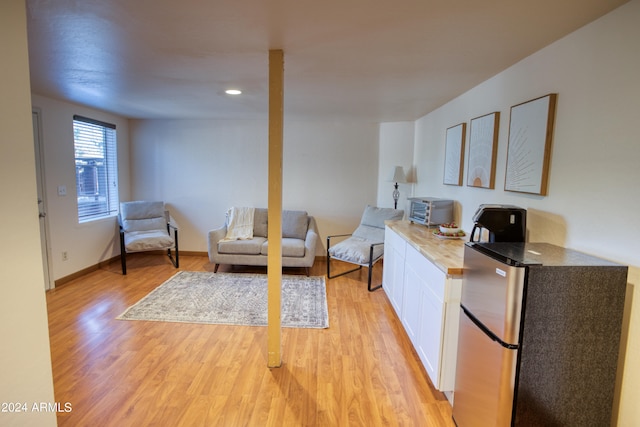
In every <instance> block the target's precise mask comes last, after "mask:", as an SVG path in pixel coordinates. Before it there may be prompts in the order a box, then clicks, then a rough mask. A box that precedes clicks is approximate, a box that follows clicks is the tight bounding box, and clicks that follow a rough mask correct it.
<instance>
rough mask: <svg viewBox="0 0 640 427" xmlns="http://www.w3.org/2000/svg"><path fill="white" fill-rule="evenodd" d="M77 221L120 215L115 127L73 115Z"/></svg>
mask: <svg viewBox="0 0 640 427" xmlns="http://www.w3.org/2000/svg"><path fill="white" fill-rule="evenodd" d="M73 143H74V148H75V158H76V192H77V195H78V221H79V222H87V221H91V220H94V219H100V218H105V217H108V216H112V215H115V214H116V213H117V212H118V201H119V200H118V156H117V152H116V126H115V125H112V124H109V123H103V122H100V121H97V120H93V119H88V118H86V117H80V116H73Z"/></svg>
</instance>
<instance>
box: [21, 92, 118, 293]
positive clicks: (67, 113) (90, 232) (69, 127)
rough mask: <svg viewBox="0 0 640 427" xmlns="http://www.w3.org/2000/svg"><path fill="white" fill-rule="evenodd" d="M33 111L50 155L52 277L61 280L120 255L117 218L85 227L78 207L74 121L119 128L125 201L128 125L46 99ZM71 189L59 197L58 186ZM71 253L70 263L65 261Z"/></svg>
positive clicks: (34, 98) (38, 101) (38, 98)
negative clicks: (84, 119)
mask: <svg viewBox="0 0 640 427" xmlns="http://www.w3.org/2000/svg"><path fill="white" fill-rule="evenodd" d="M32 102H33V106H34V107H37V108H38V109H39V110H40V111H41V114H42V117H41V119H42V139H43V144H44V156H45V170H44V173H45V181H46V189H45V191H46V195H45V197H46V201H47V221H48V226H49V235H50V247H51V260H50V261H51V266H52V278H53V280H57V279H60V278H63V277H66V276H69V275H71V274H73V273H75V272H77V271H80V270H82V269H84V268H88V267H92V266H95V265H96V264H98V263H99V262H100V261H104V260H107V259H110V258H112V257H114V256H116V255H118V254H119V253H120V246H119V240H118V238H117V226H116V219H115V217H112V218H108V219H104V220H98V221H91V222H86V223H82V224H80V223H79V222H78V205H77V202H76V175H75V160H74V156H75V154H74V148H73V116H74V114H79V115H81V116H85V117H89V118H92V119H96V120H101V121H104V122H108V123H112V124H115V125H116V134H117V140H118V178H119V190H120V197H121V198H125V199H127V198H129V188H130V186H129V129H128V120H127V119H125V118H122V117H118V116H114V115H113V114H109V113H105V112H102V111H98V110H94V109H90V108H87V107H83V106H80V105H75V104H71V103H68V102H63V101H57V100H53V99H51V98H46V97H43V96H38V95H33V96H32ZM62 185H64V186H65V187H66V188H67V195H66V196H59V195H58V186H62ZM62 252H67V254H68V260H66V261H63V260H62Z"/></svg>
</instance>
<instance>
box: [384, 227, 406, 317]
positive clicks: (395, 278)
mask: <svg viewBox="0 0 640 427" xmlns="http://www.w3.org/2000/svg"><path fill="white" fill-rule="evenodd" d="M384 239H385V240H384V268H383V270H382V283H383V285H382V287H383V289H384V290H385V292H386V294H387V297H388V298H389V300H390V301H391V305H392V306H393V308H394V310H395V311H396V314H397V315H398V317H400V318H402V317H401V316H402V315H401V312H402V295H403V288H404V286H403V285H404V267H405V262H404V259H405V249H406V246H407V243H406V242H405V240H404V239H403V238H402V237H400V236H399V235H397V234H396V233H394V232H393V231H391V230H390V229H389V228H388V227H387V228H386V229H385V238H384Z"/></svg>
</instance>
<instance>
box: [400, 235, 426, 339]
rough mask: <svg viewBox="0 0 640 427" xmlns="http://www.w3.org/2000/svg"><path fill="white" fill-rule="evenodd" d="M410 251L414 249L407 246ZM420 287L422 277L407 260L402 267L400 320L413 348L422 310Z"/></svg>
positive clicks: (418, 331) (421, 286) (418, 330)
mask: <svg viewBox="0 0 640 427" xmlns="http://www.w3.org/2000/svg"><path fill="white" fill-rule="evenodd" d="M411 251H415V249H413V248H412V247H409V248H408V249H407V252H411ZM422 288H423V285H422V279H421V278H420V276H419V275H418V272H417V271H416V269H415V266H414V265H413V264H411V263H408V262H407V263H406V264H405V268H404V289H403V290H404V296H403V299H404V304H403V306H402V315H401V317H400V320H401V321H402V325H403V326H404V330H405V331H406V332H407V335H409V338H410V339H411V342H412V343H413V346H414V347H415V348H417V347H418V334H419V333H420V317H421V316H420V312H421V311H422V307H421V298H420V293H421V291H422Z"/></svg>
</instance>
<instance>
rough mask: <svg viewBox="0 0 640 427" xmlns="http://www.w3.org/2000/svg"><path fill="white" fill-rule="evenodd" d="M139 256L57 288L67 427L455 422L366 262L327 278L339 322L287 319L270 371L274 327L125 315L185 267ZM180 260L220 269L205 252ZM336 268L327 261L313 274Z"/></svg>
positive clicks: (53, 335) (57, 342) (55, 321)
mask: <svg viewBox="0 0 640 427" xmlns="http://www.w3.org/2000/svg"><path fill="white" fill-rule="evenodd" d="M130 258H131V261H130V263H129V265H128V267H129V268H128V274H127V276H122V275H121V273H120V266H119V263H112V264H111V265H109V266H108V267H105V268H103V269H101V270H98V271H96V272H93V273H89V274H87V275H86V276H83V277H81V278H79V279H76V280H74V281H72V282H69V283H67V284H65V285H62V286H60V287H58V288H56V289H54V290H52V291H49V292H48V293H47V303H48V311H49V328H50V339H51V354H52V361H53V377H54V388H55V397H56V401H57V402H61V404H62V407H64V404H65V403H66V402H69V403H70V404H71V405H72V411H71V412H68V413H59V414H58V424H59V425H60V426H225V427H227V426H271V425H273V426H281V425H285V426H348V425H351V426H360V425H362V426H378V425H388V426H396V425H397V426H414V425H415V426H418V425H419V426H453V425H454V424H453V422H452V421H451V406H450V405H449V403H448V402H447V400H446V398H445V397H444V395H443V394H442V393H440V392H438V391H436V390H435V389H434V388H433V386H432V385H431V383H430V382H429V380H428V377H427V374H426V372H425V371H424V369H423V368H422V366H421V364H420V362H419V359H418V357H417V355H416V353H415V352H414V350H413V349H412V347H411V344H410V341H409V339H408V337H407V335H406V334H405V332H404V331H403V329H402V326H401V324H400V322H399V320H398V319H397V317H396V316H395V314H394V312H393V309H392V307H391V305H390V303H389V301H388V299H387V297H386V295H385V293H384V291H383V290H378V291H375V292H373V293H369V292H368V291H367V289H366V286H367V285H366V269H363V270H362V272H361V273H352V274H350V275H348V276H343V277H340V278H336V279H331V280H327V296H328V306H329V323H330V327H329V328H328V329H321V330H319V329H291V328H283V330H282V355H283V365H282V367H281V368H276V369H269V368H267V355H266V352H267V350H266V348H267V343H266V339H267V335H266V327H244V326H225V325H196V324H181V323H164V322H141V321H122V320H116V319H115V317H116V316H118V315H119V314H121V313H122V312H123V311H124V310H125V309H126V308H127V307H128V306H130V305H132V304H134V303H135V302H136V301H138V300H139V299H140V298H142V297H143V296H145V295H146V294H147V293H148V292H149V291H151V290H152V289H154V288H155V287H157V286H158V285H160V284H161V283H162V282H164V281H165V280H167V279H168V278H169V277H171V276H172V275H173V274H175V272H176V269H175V268H173V266H171V264H170V263H169V261H168V259H167V258H166V257H164V256H161V255H146V254H137V255H134V256H132V257H130ZM225 267H226V266H221V270H220V271H229V268H225ZM180 269H181V270H190V271H205V270H208V271H212V270H213V268H212V266H211V265H209V264H208V259H207V258H206V257H200V256H183V257H181V258H180ZM235 271H238V272H246V271H256V270H247V269H242V268H238V269H236V270H235ZM258 271H259V272H265V270H264V269H261V270H258ZM325 272H326V264H325V262H323V261H317V262H316V265H315V266H314V267H313V269H312V271H311V275H324V274H325ZM380 272H381V270H380V266H377V267H376V269H375V275H374V279H375V280H377V281H380V277H381V273H380ZM301 273H302V274H303V272H299V271H296V270H287V269H285V274H301Z"/></svg>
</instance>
